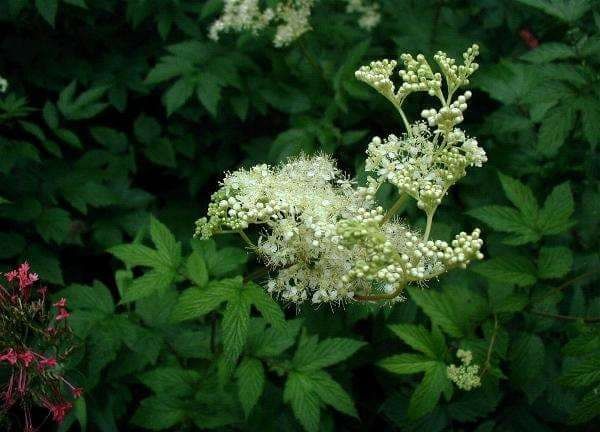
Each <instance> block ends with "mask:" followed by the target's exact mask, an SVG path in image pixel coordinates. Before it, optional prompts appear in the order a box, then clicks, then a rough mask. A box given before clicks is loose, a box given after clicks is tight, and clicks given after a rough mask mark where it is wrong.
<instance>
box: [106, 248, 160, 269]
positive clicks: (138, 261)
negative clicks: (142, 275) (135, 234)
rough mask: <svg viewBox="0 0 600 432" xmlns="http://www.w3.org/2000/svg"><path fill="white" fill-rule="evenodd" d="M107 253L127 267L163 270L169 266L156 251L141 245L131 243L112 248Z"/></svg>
mask: <svg viewBox="0 0 600 432" xmlns="http://www.w3.org/2000/svg"><path fill="white" fill-rule="evenodd" d="M108 252H109V253H111V254H112V255H114V256H115V257H117V258H118V259H120V260H121V261H123V262H124V263H125V264H126V265H127V266H128V267H135V266H146V267H155V268H165V267H168V265H169V261H167V260H165V258H164V257H163V256H161V255H159V253H158V252H157V251H156V250H154V249H151V248H149V247H148V246H144V245H141V244H136V243H133V244H123V245H118V246H113V247H112V248H110V249H109V250H108Z"/></svg>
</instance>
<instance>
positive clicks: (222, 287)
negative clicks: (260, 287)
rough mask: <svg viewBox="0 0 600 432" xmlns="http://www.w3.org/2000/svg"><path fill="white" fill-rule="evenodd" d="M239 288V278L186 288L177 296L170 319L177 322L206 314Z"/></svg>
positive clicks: (240, 283)
mask: <svg viewBox="0 0 600 432" xmlns="http://www.w3.org/2000/svg"><path fill="white" fill-rule="evenodd" d="M241 288H242V280H241V278H235V279H224V280H221V281H214V282H210V283H209V284H208V285H207V286H206V287H205V288H188V289H187V290H185V291H184V292H183V293H182V294H181V296H180V297H179V301H178V302H177V304H176V305H175V307H174V308H173V312H172V315H171V319H172V321H173V322H179V321H185V320H189V319H194V318H198V317H201V316H202V315H206V314H207V313H209V312H211V311H213V310H215V309H216V308H217V307H218V306H219V305H220V304H221V303H223V302H224V301H226V300H228V299H229V298H231V297H233V296H234V295H236V293H237V292H238V291H239V290H240V289H241Z"/></svg>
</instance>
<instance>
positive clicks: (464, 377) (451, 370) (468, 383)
mask: <svg viewBox="0 0 600 432" xmlns="http://www.w3.org/2000/svg"><path fill="white" fill-rule="evenodd" d="M456 357H458V358H459V359H460V361H461V363H462V364H461V365H460V366H456V365H450V366H448V367H447V368H446V373H447V376H448V379H450V381H452V382H453V383H454V384H456V386H457V387H458V388H459V389H462V390H467V391H468V390H471V389H474V388H476V387H479V386H480V385H481V378H480V377H479V365H472V364H471V362H472V361H473V354H472V353H471V351H465V350H462V349H459V350H458V351H456Z"/></svg>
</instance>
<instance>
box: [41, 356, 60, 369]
mask: <svg viewBox="0 0 600 432" xmlns="http://www.w3.org/2000/svg"><path fill="white" fill-rule="evenodd" d="M56 365H58V363H57V361H56V359H55V358H53V357H48V358H45V359H42V360H40V361H39V362H38V367H39V368H40V369H44V368H53V367H56Z"/></svg>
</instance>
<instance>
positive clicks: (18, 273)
mask: <svg viewBox="0 0 600 432" xmlns="http://www.w3.org/2000/svg"><path fill="white" fill-rule="evenodd" d="M4 277H5V278H6V281H7V282H8V284H6V285H2V284H0V371H2V372H6V374H4V375H5V376H6V377H7V378H6V381H5V382H1V383H0V403H1V406H0V410H1V411H3V412H4V413H9V412H16V411H19V412H22V413H23V416H24V419H23V430H24V431H26V432H30V431H33V430H37V428H35V427H34V426H33V424H32V418H31V410H32V408H34V407H36V406H37V407H43V408H45V409H47V410H48V412H49V414H50V415H51V417H52V419H53V420H54V421H55V422H57V423H61V422H62V421H63V419H64V418H65V416H66V415H67V414H68V413H69V411H70V410H71V408H72V406H73V404H72V402H71V400H72V398H77V397H79V396H81V394H82V389H80V388H78V387H75V386H74V385H73V384H71V383H70V382H69V381H68V380H67V379H66V378H65V377H64V376H63V373H62V362H63V361H64V360H65V359H66V357H67V356H68V354H69V352H70V351H71V350H72V346H71V343H70V341H71V331H70V328H69V327H68V325H67V318H68V317H69V312H68V310H67V304H66V300H65V299H60V300H59V301H57V302H55V303H53V304H51V302H50V301H49V299H48V288H47V287H45V286H39V287H36V282H37V281H38V275H37V274H36V273H32V272H31V271H30V267H29V264H28V263H23V264H21V265H20V266H19V267H18V268H17V269H15V270H12V271H10V272H8V273H6V274H4Z"/></svg>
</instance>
